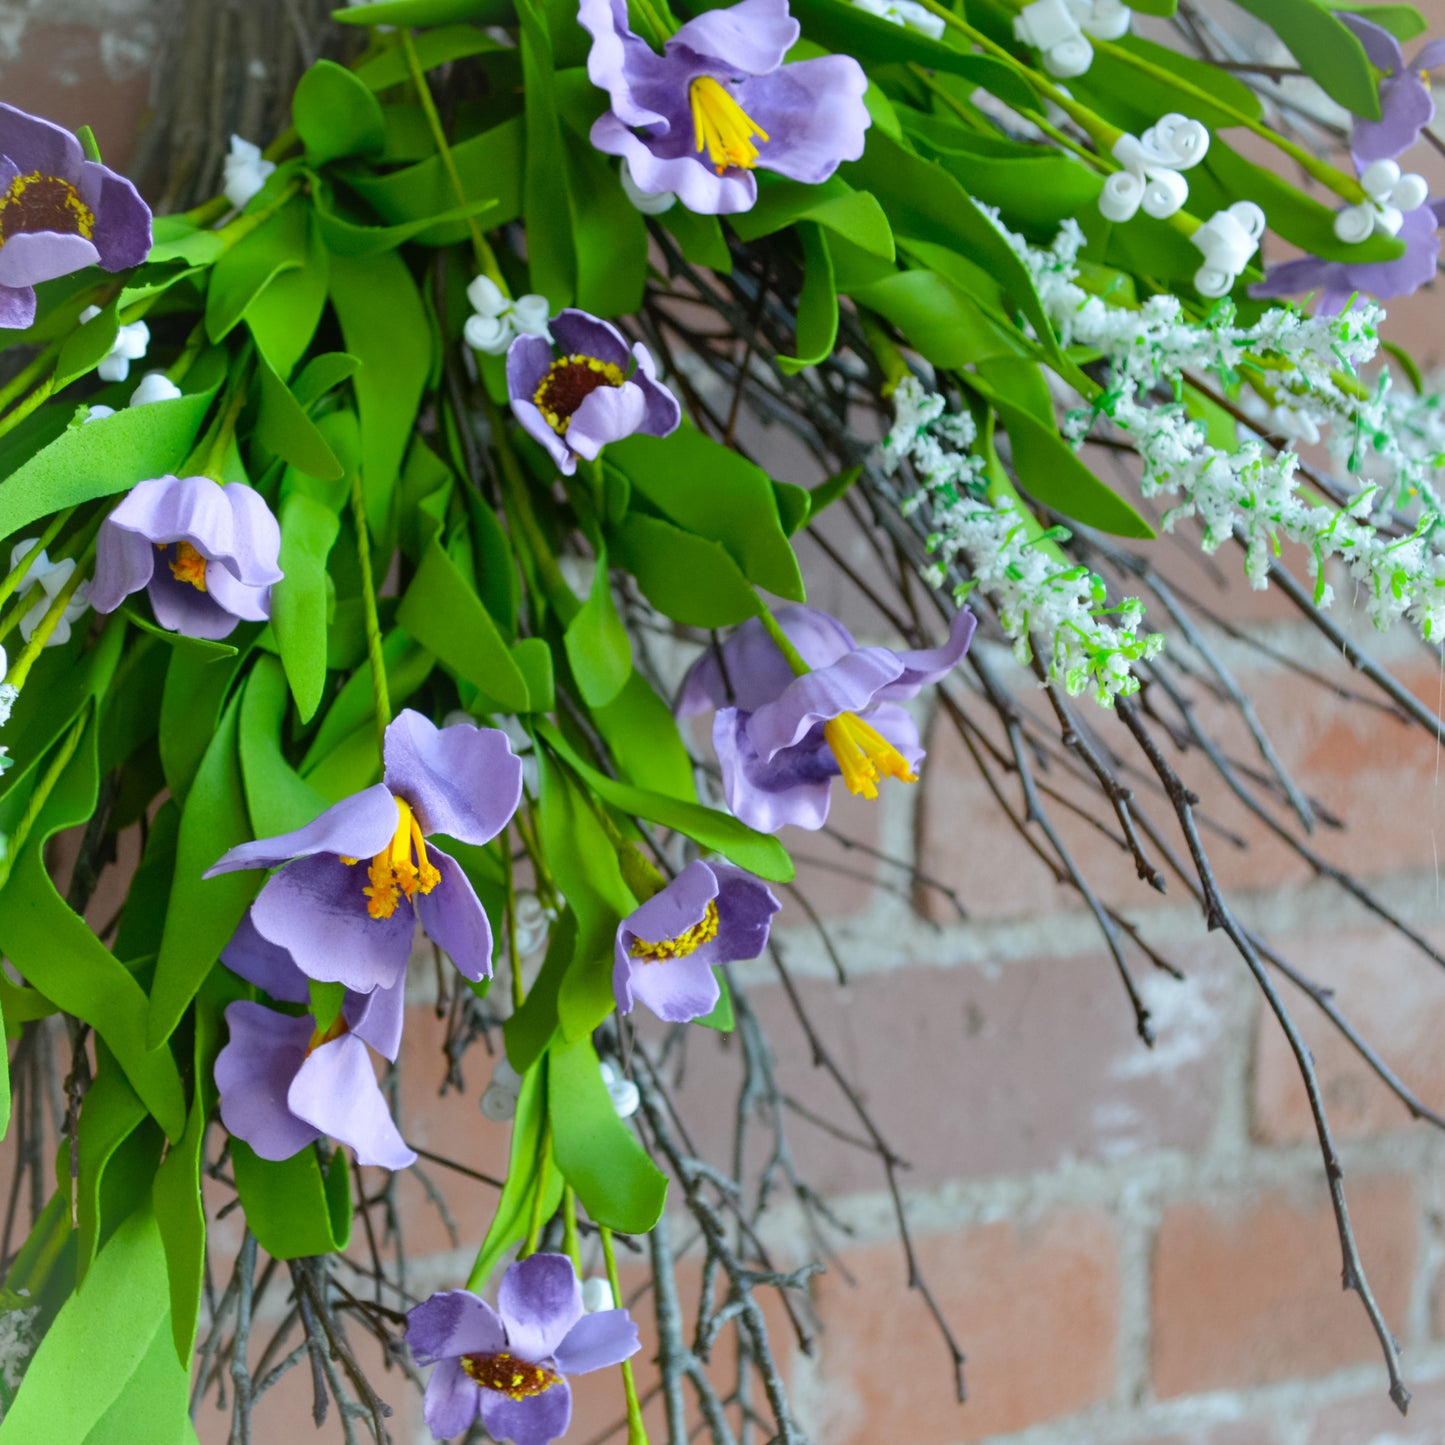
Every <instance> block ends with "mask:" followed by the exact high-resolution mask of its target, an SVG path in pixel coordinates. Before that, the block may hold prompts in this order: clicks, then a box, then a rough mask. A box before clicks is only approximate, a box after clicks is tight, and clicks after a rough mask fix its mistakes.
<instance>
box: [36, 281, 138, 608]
mask: <svg viewBox="0 0 1445 1445" xmlns="http://www.w3.org/2000/svg"><path fill="white" fill-rule="evenodd" d="M32 294H33V293H32ZM155 566H156V549H155V546H154V544H153V543H152V542H151V541H150V540H149V539H148V538H146V537H143V536H142V535H141V534H140V533H139V532H133V531H131V530H130V529H129V528H127V527H121V526H117V525H116V524H115V523H114V522H113V521H112V520H111V518H110V517H107V518H106V519H105V521H103V522H102V523H101V524H100V531H99V533H98V534H97V535H96V539H95V577H94V579H93V580H92V582H91V584H90V602H91V606H93V607H94V608H95V610H96V611H97V612H114V611H115V609H116V608H117V607H119V606H120V604H121V603H122V602H123V601H124V600H125V599H126V598H127V597H129V596H130V595H131V593H132V592H139V591H140V590H141V588H143V587H145V586H146V585H147V584H148V583H149V582H150V580H151V574H152V573H153V572H154V571H155Z"/></svg>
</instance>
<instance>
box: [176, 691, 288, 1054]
mask: <svg viewBox="0 0 1445 1445" xmlns="http://www.w3.org/2000/svg"><path fill="white" fill-rule="evenodd" d="M240 711H241V705H240V699H239V698H233V699H232V701H231V704H230V706H229V707H227V709H226V711H225V713H224V715H223V716H222V718H221V725H220V727H219V728H217V729H216V732H215V734H214V736H213V737H212V738H211V742H210V746H209V747H207V749H206V751H205V755H204V756H203V757H202V759H201V765H200V768H199V769H198V770H197V772H196V778H195V781H194V782H193V783H192V784H191V789H190V792H189V793H187V794H186V800H185V807H184V809H183V811H182V813H181V829H180V835H179V837H178V839H177V842H176V876H175V882H174V884H173V885H172V888H171V896H170V905H169V907H168V908H167V909H166V925H165V931H164V932H163V933H162V935H161V948H160V955H159V956H158V958H157V959H156V974H155V980H154V982H153V983H152V984H151V1005H150V1025H149V1029H148V1037H149V1041H150V1046H151V1047H152V1048H159V1046H160V1045H161V1044H162V1043H164V1042H165V1040H166V1039H168V1038H169V1037H170V1036H171V1033H172V1032H173V1030H174V1029H175V1027H176V1025H177V1024H178V1023H179V1022H180V1019H181V1015H182V1014H183V1013H184V1012H185V1010H186V1006H187V1005H188V1004H189V1003H190V1001H191V1000H192V999H193V998H194V997H195V994H196V990H197V989H198V988H199V987H200V986H201V981H202V980H203V979H204V978H205V976H206V975H207V974H208V973H209V972H210V971H211V969H212V968H214V967H215V965H216V960H217V959H218V958H219V957H220V956H221V950H222V949H223V948H224V947H225V946H226V944H227V943H229V942H230V940H231V935H232V934H233V933H234V932H235V931H236V927H237V925H238V924H239V923H240V922H241V919H242V917H243V916H244V915H245V912H246V909H247V908H249V907H250V905H251V900H252V899H253V898H255V896H256V894H257V893H258V892H259V891H260V889H261V884H262V883H263V882H264V881H265V874H264V872H262V871H260V870H256V869H244V870H242V871H241V872H238V873H223V874H222V875H221V876H220V877H219V878H211V879H205V878H202V876H201V875H202V874H203V873H204V872H205V871H206V869H207V868H209V867H210V866H211V864H212V863H214V862H215V861H216V860H217V859H218V858H219V857H220V856H221V854H222V853H224V852H225V851H226V850H227V849H228V848H230V847H232V846H234V845H235V844H237V843H247V842H250V840H251V839H252V838H254V837H255V836H256V834H255V833H254V832H253V831H252V828H251V820H250V818H249V816H248V814H247V812H246V795H245V788H244V784H243V782H242V778H241V763H240V758H239V756H238V735H239V731H240V721H239V720H240Z"/></svg>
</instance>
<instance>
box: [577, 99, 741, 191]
mask: <svg viewBox="0 0 1445 1445" xmlns="http://www.w3.org/2000/svg"><path fill="white" fill-rule="evenodd" d="M590 139H591V141H592V144H593V145H594V146H596V147H597V149H598V150H600V151H602V152H603V153H604V154H605V155H610V156H621V157H622V158H623V159H624V160H625V161H626V162H627V166H628V169H629V170H630V171H631V172H632V179H633V180H634V181H636V182H637V186H638V189H639V190H643V191H646V192H647V193H648V194H649V195H657V194H658V193H660V192H662V191H672V192H674V193H675V194H676V196H677V198H678V200H680V201H681V202H682V204H683V205H684V206H686V207H687V209H688V210H689V211H693V212H695V213H696V214H698V215H700V216H729V215H735V214H736V213H737V212H739V211H750V210H751V209H752V208H753V205H754V204H755V203H756V201H757V199H758V182H757V178H756V177H755V176H754V175H753V173H752V172H751V171H749V170H742V169H740V168H738V167H737V166H729V167H728V169H727V171H726V172H725V173H724V174H723V175H718V174H717V173H716V172H715V171H714V170H713V168H712V167H711V166H709V165H705V164H704V163H703V162H701V161H700V160H698V158H697V156H696V155H695V154H694V153H693V151H692V148H691V143H690V142H688V141H687V140H686V137H683V138H682V140H683V142H684V143H683V144H682V145H681V146H674V147H671V148H669V149H671V150H676V151H678V152H679V153H677V154H669V153H667V151H666V150H664V149H662V147H661V146H660V145H659V142H658V141H656V140H644V139H642V138H641V137H639V136H638V135H636V134H635V133H634V132H633V131H631V130H629V129H628V128H627V127H626V126H625V125H624V124H623V123H622V122H621V121H620V120H619V119H618V118H617V117H616V116H615V115H613V114H612V112H611V111H608V112H606V113H605V114H603V115H600V116H598V117H597V119H596V120H595V121H594V122H593V124H592V130H591V133H590Z"/></svg>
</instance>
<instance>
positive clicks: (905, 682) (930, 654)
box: [874, 607, 978, 702]
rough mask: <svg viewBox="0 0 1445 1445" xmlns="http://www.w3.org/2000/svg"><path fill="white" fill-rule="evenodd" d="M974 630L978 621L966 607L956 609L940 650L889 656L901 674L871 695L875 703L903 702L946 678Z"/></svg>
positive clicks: (970, 639)
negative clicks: (900, 667) (894, 660)
mask: <svg viewBox="0 0 1445 1445" xmlns="http://www.w3.org/2000/svg"><path fill="white" fill-rule="evenodd" d="M977 627H978V618H977V617H975V616H974V615H973V613H972V612H970V611H969V610H968V608H967V607H960V608H959V609H958V611H957V612H955V613H954V614H953V620H952V622H950V623H949V625H948V641H947V642H945V643H944V644H943V645H942V646H941V647H928V648H919V649H915V650H912V651H908V652H895V653H894V654H893V655H894V657H896V658H897V659H898V661H899V663H900V665H901V666H902V668H903V672H902V674H901V675H900V676H899V678H898V680H897V681H896V682H891V683H889V684H888V686H887V687H884V688H881V689H880V690H879V691H878V692H877V693H876V694H875V695H874V696H875V698H876V699H877V701H879V702H904V701H906V700H907V699H908V698H910V697H915V696H917V694H918V692H919V690H920V689H921V688H925V687H931V686H932V685H933V684H934V683H935V682H939V681H940V680H941V679H943V678H944V677H946V676H947V675H948V674H949V673H950V672H952V671H953V669H954V668H955V667H957V666H958V664H959V662H960V661H961V660H962V658H963V655H964V653H965V652H967V651H968V644H969V643H970V642H972V641H973V634H974V631H975V630H976V629H977Z"/></svg>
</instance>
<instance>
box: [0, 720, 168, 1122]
mask: <svg viewBox="0 0 1445 1445" xmlns="http://www.w3.org/2000/svg"><path fill="white" fill-rule="evenodd" d="M99 781H100V780H99V773H98V769H97V765H96V729H95V728H94V727H93V726H92V727H87V728H86V730H85V734H84V736H83V737H82V739H81V742H80V745H79V746H78V747H77V748H76V750H75V756H74V757H73V758H72V759H71V760H70V763H69V765H68V766H67V767H66V768H65V770H64V771H63V772H62V773H61V775H60V778H59V779H58V781H57V782H56V784H55V787H54V789H53V791H52V792H51V794H50V797H49V799H48V800H47V801H46V803H45V804H44V806H43V807H42V808H41V810H40V813H39V814H38V816H37V818H36V820H35V823H34V826H33V828H32V830H31V834H30V838H29V841H28V843H27V844H26V846H25V847H24V848H22V849H21V850H20V854H19V856H18V857H17V858H16V860H15V863H14V866H13V868H12V869H11V872H10V877H9V880H8V882H7V883H6V885H5V888H4V890H3V891H0V950H3V952H4V954H5V956H6V957H7V958H9V959H10V961H11V962H12V963H13V964H14V965H15V967H16V968H17V969H19V970H20V972H21V973H22V974H23V975H24V977H25V979H26V980H27V981H28V982H29V983H30V984H31V985H33V986H34V987H35V988H38V989H39V990H40V991H41V992H42V993H43V994H44V995H45V996H46V997H47V998H49V999H50V1000H52V1001H53V1002H54V1003H55V1004H57V1005H58V1006H59V1007H60V1008H61V1009H63V1010H64V1011H65V1012H67V1013H70V1014H74V1015H75V1016H76V1017H77V1018H79V1019H82V1020H84V1021H85V1022H86V1023H88V1024H89V1025H90V1026H91V1027H92V1028H93V1029H94V1030H95V1031H96V1033H97V1034H98V1035H99V1036H100V1037H101V1038H102V1039H104V1040H105V1043H106V1045H107V1046H108V1047H109V1049H110V1050H111V1052H112V1053H113V1054H114V1055H115V1056H116V1059H117V1060H118V1062H119V1063H120V1066H121V1068H122V1069H124V1070H125V1074H126V1078H127V1079H128V1080H129V1081H130V1084H131V1087H132V1088H133V1089H134V1090H135V1091H136V1093H137V1094H139V1095H140V1097H141V1099H142V1101H143V1102H144V1103H145V1106H146V1108H147V1109H149V1110H150V1112H151V1113H152V1114H153V1115H154V1116H155V1118H156V1120H157V1121H158V1122H159V1123H160V1125H161V1127H162V1128H163V1129H164V1130H165V1131H166V1134H167V1135H168V1136H169V1137H170V1138H172V1139H176V1138H179V1137H180V1134H181V1131H182V1129H183V1128H184V1127H185V1109H186V1105H185V1096H184V1094H183V1092H182V1090H181V1080H180V1075H179V1073H178V1072H177V1070H176V1064H175V1060H174V1059H173V1058H172V1057H171V1054H170V1052H169V1051H168V1050H166V1049H152V1048H151V1046H150V1045H149V1044H148V1042H147V1039H146V1012H147V1011H146V1000H145V995H144V993H142V992H141V988H140V985H139V984H138V983H137V982H136V981H135V979H134V978H133V977H132V976H131V974H130V972H129V970H128V969H126V968H125V966H124V965H123V964H121V963H120V961H119V960H118V959H117V958H116V957H115V955H114V954H113V953H111V952H110V950H109V949H108V948H106V946H105V945H104V944H103V943H101V941H100V940H99V939H98V938H97V937H96V936H95V934H94V933H93V932H92V931H91V929H90V926H89V925H88V924H87V923H86V922H85V920H84V919H83V918H81V917H80V916H79V915H78V914H77V913H76V912H75V911H74V910H73V909H72V908H71V907H70V906H69V905H68V904H67V903H66V902H65V900H64V899H63V898H62V897H61V896H60V894H59V893H58V892H57V891H56V888H55V884H54V883H53V882H52V881H51V878H50V874H49V873H48V872H47V870H46V867H45V862H44V853H45V844H46V841H47V840H48V839H49V838H50V837H51V836H52V835H53V834H55V833H57V832H59V831H60V830H61V829H63V828H70V827H74V826H75V825H76V824H79V823H83V822H85V821H86V820H87V819H88V818H89V817H90V816H91V812H92V810H93V809H94V807H95V799H96V794H97V791H98V788H99Z"/></svg>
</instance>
